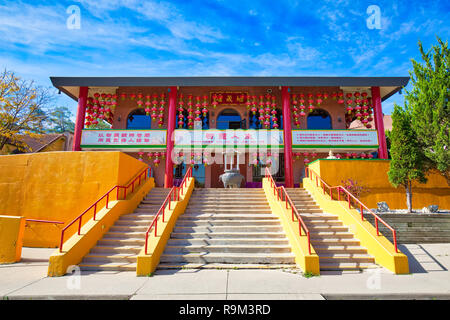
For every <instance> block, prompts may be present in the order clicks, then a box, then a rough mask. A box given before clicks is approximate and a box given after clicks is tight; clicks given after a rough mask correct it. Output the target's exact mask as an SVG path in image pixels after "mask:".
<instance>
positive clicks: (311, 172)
mask: <svg viewBox="0 0 450 320" xmlns="http://www.w3.org/2000/svg"><path fill="white" fill-rule="evenodd" d="M313 175H314V176H315V178H316V187H319V181H320V182H321V183H322V190H323V193H324V194H325V187H327V188H328V190H329V195H330V198H331V200H334V199H333V189H337V190H338V192H337V200H338V201H341V192H342V191H343V192H344V193H346V194H347V202H348V208H349V209H351V207H352V203H351V200H350V199H353V200H354V201H355V202H356V203H357V204H359V211H360V213H361V220H362V221H364V209H366V210H367V212H369V213H370V214H371V215H372V216H373V217H374V218H375V228H376V230H377V236H379V235H380V231H379V229H378V222H381V223H382V224H384V225H385V226H386V227H387V228H388V229H389V230H391V231H392V236H393V240H394V247H395V252H398V248H397V232H396V231H395V229H394V228H392V227H391V226H390V225H389V224H387V223H386V222H385V221H384V220H383V219H381V218H380V217H379V216H378V215H377V214H376V213H374V212H373V211H372V210H370V209H369V208H368V207H367V206H366V205H365V204H364V203H362V202H361V201H360V200H359V199H358V198H356V197H355V196H354V195H353V194H352V193H351V192H349V191H348V190H347V189H346V188H345V187H343V186H334V187H331V186H329V185H328V184H327V183H326V182H325V181H323V179H322V178H321V177H320V176H319V175H318V174H317V173H316V172H314V170H312V169H311V168H309V167H305V177H307V178H309V179H310V180H314V179H313ZM353 206H354V207H356V206H355V205H353Z"/></svg>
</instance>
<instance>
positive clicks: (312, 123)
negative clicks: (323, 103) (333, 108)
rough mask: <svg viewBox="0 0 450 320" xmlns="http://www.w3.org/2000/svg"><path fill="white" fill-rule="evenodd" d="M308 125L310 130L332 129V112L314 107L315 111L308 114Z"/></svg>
mask: <svg viewBox="0 0 450 320" xmlns="http://www.w3.org/2000/svg"><path fill="white" fill-rule="evenodd" d="M307 126H308V129H310V130H311V129H312V130H314V129H316V130H320V129H323V130H329V129H332V125H331V117H330V114H329V113H328V112H327V111H325V110H323V109H314V110H313V112H311V113H310V114H309V115H308V119H307Z"/></svg>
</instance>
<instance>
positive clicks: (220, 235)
mask: <svg viewBox="0 0 450 320" xmlns="http://www.w3.org/2000/svg"><path fill="white" fill-rule="evenodd" d="M272 237H273V238H286V235H285V233H284V232H203V233H201V232H196V233H192V232H187V233H180V232H172V235H171V238H173V239H199V238H200V239H230V238H247V239H256V238H272Z"/></svg>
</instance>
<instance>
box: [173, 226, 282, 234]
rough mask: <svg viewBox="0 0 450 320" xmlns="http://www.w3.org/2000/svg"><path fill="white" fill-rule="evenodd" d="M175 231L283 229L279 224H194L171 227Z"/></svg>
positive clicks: (272, 230)
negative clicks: (194, 225) (191, 225)
mask: <svg viewBox="0 0 450 320" xmlns="http://www.w3.org/2000/svg"><path fill="white" fill-rule="evenodd" d="M173 231H174V232H176V233H187V232H255V231H258V232H276V231H279V232H281V231H283V228H282V227H281V225H280V224H278V225H270V226H266V225H263V226H254V225H238V226H234V225H231V226H229V225H228V226H196V227H187V226H180V225H178V224H177V225H176V226H175V228H174V229H173Z"/></svg>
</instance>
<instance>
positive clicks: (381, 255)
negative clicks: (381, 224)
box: [303, 170, 409, 274]
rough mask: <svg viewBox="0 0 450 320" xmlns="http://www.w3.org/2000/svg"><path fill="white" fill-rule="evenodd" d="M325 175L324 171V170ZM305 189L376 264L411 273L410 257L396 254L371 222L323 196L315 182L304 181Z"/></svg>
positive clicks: (340, 202)
mask: <svg viewBox="0 0 450 320" xmlns="http://www.w3.org/2000/svg"><path fill="white" fill-rule="evenodd" d="M322 173H323V170H322ZM303 187H304V188H305V189H306V190H308V191H309V193H310V194H311V195H312V197H313V198H314V200H315V201H316V202H317V204H318V205H319V206H320V208H321V209H322V210H324V211H325V212H328V213H330V214H335V215H337V216H338V217H339V219H340V220H341V221H342V222H343V223H344V224H345V225H346V226H347V227H349V229H350V231H351V232H352V233H353V234H354V235H355V237H356V238H357V239H358V240H359V241H360V242H361V245H362V246H363V247H365V248H366V249H367V251H368V253H369V254H371V255H372V256H373V257H374V258H375V262H376V263H377V264H379V265H381V266H383V267H385V268H386V269H388V270H391V271H392V272H394V273H396V274H406V273H409V266H408V257H407V256H406V255H404V254H403V253H401V252H400V251H399V253H396V252H395V248H394V245H393V244H392V243H391V242H390V241H389V240H388V239H386V238H385V237H384V236H383V235H381V234H380V235H379V236H378V235H377V231H376V229H375V228H374V227H373V226H372V224H370V222H369V221H367V220H364V221H362V220H361V215H360V214H359V213H358V211H356V210H355V209H349V208H348V203H347V202H345V201H337V200H331V199H330V196H329V195H328V194H323V191H322V189H321V188H317V187H316V183H315V181H312V180H310V179H309V178H304V179H303Z"/></svg>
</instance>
